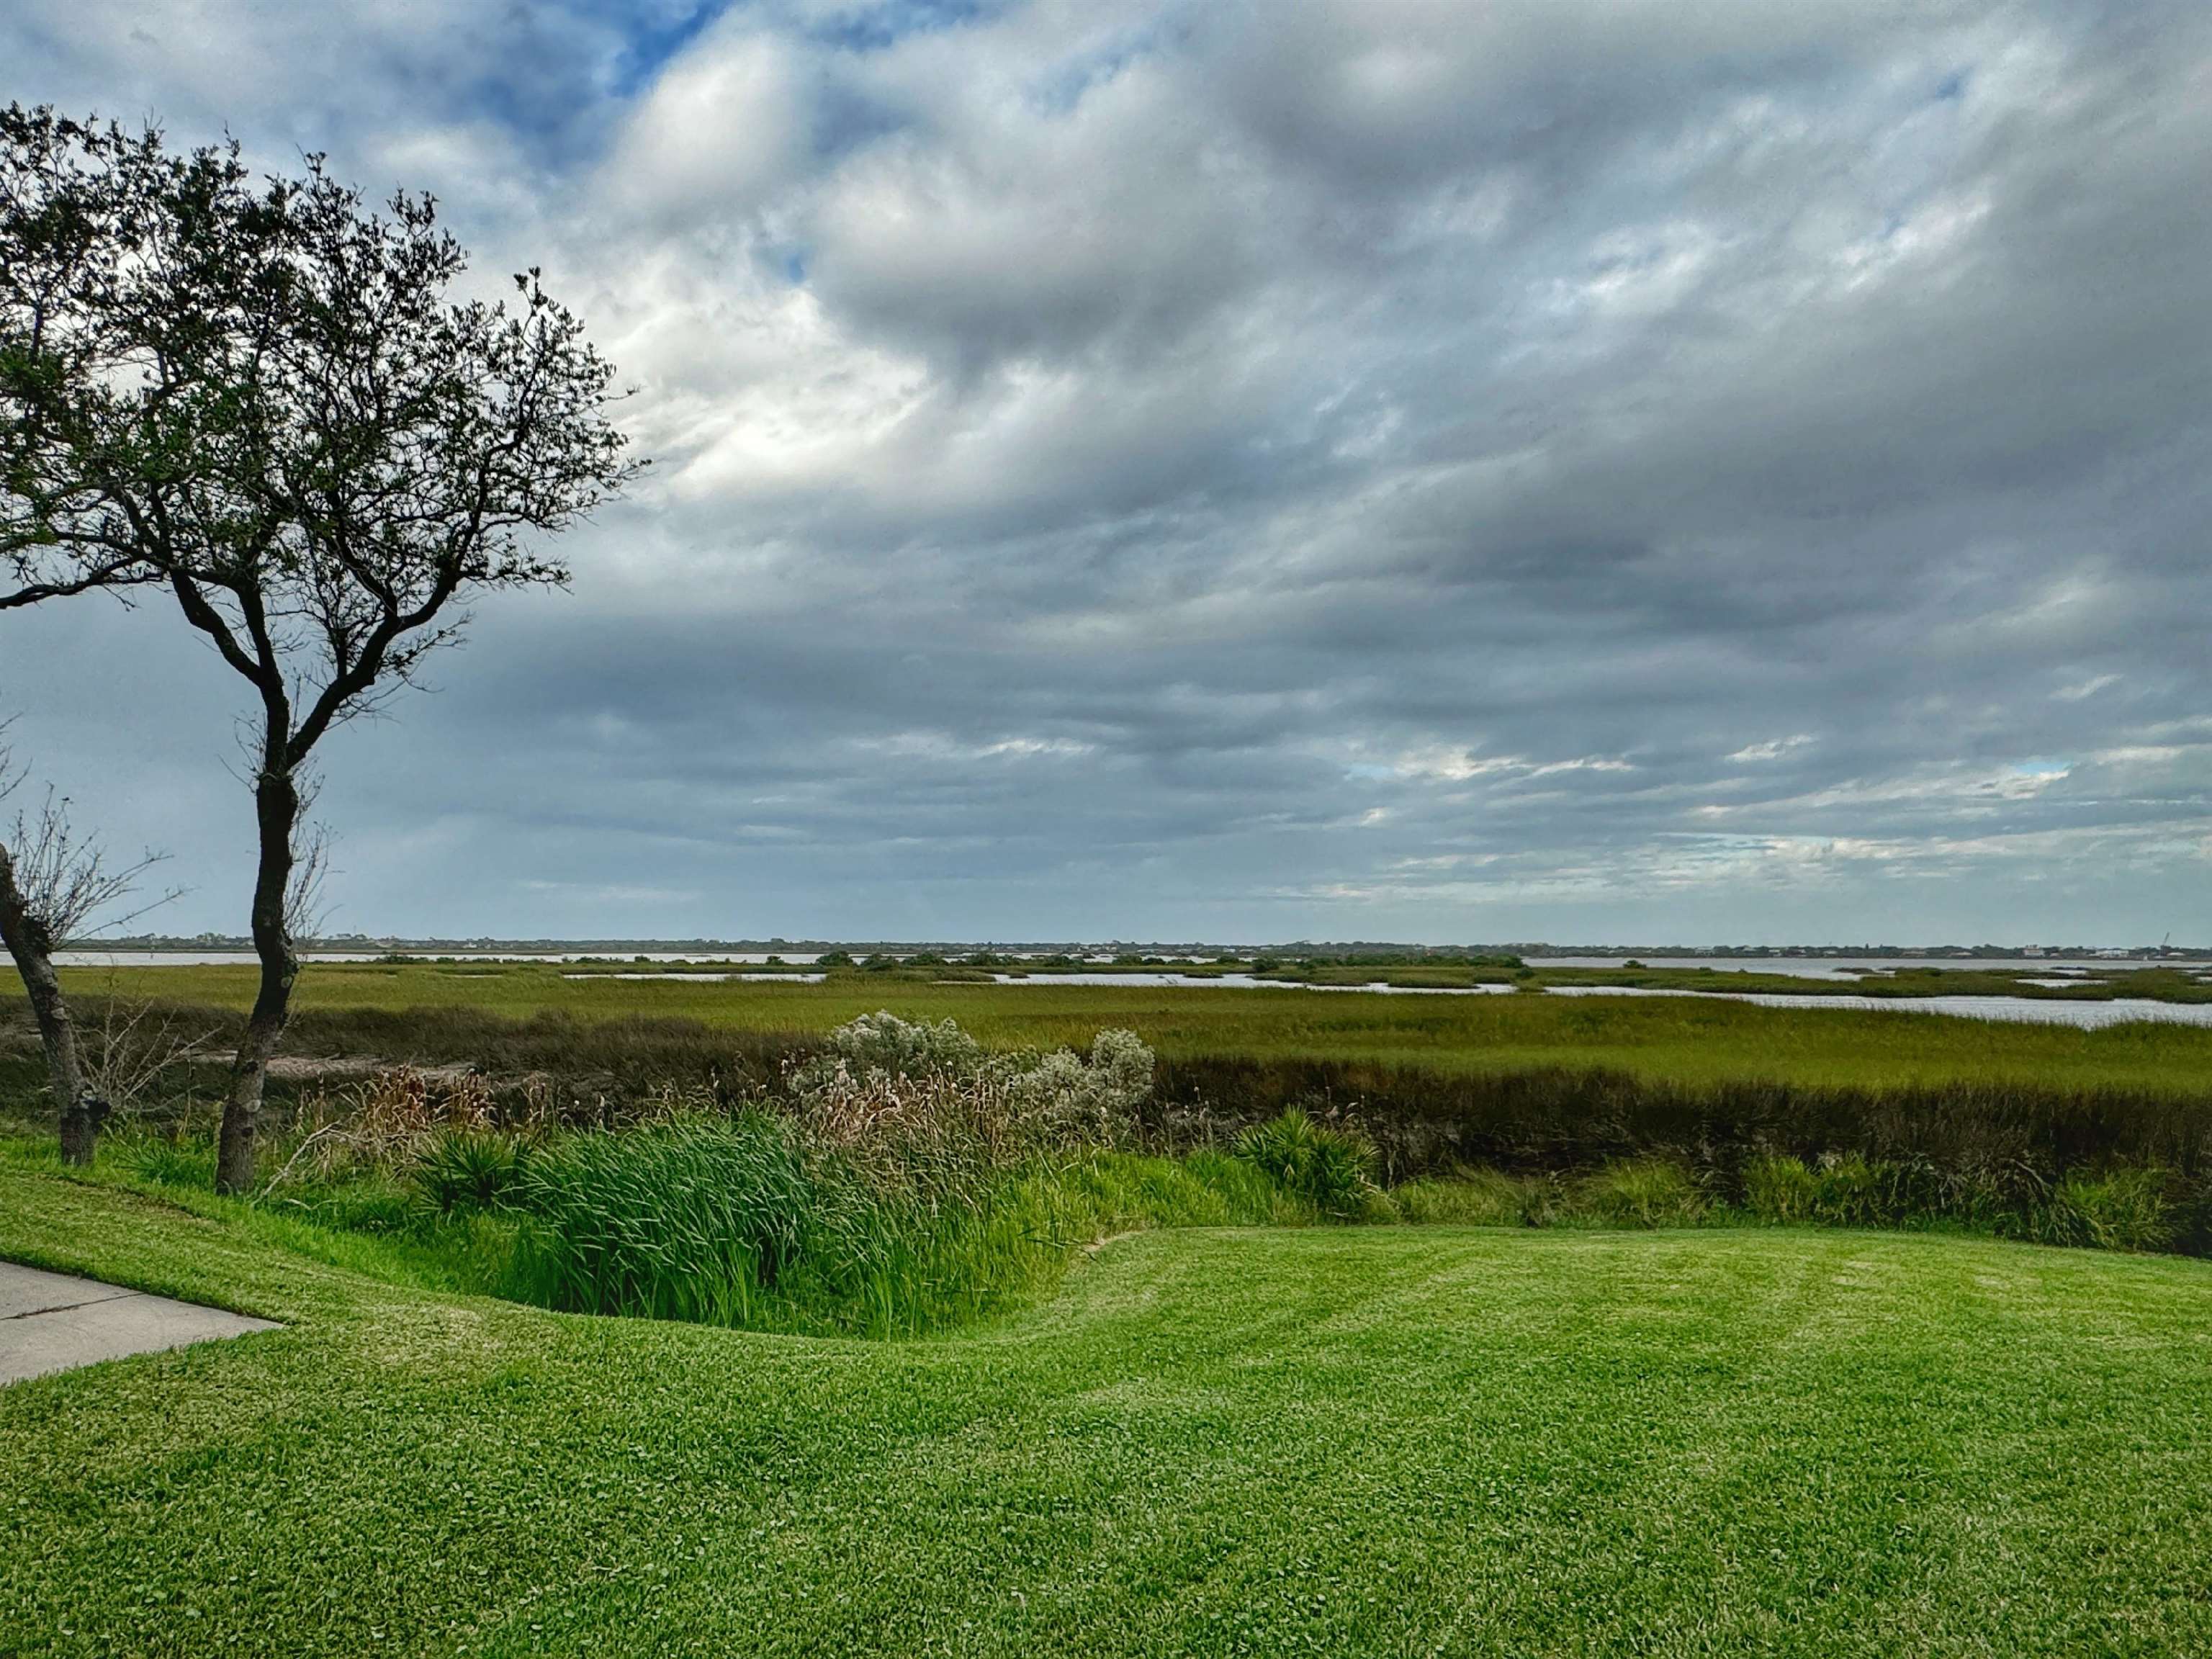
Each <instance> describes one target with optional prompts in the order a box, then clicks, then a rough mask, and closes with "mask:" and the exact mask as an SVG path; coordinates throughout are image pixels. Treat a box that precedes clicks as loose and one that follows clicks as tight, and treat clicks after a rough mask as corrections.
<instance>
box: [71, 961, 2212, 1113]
mask: <svg viewBox="0 0 2212 1659" xmlns="http://www.w3.org/2000/svg"><path fill="white" fill-rule="evenodd" d="M65 977H66V979H67V981H68V982H69V985H70V989H71V990H72V991H73V992H75V993H76V994H79V995H81V996H87V997H96V996H99V995H101V994H105V993H106V991H107V990H108V988H109V987H110V986H111V985H112V986H113V987H114V988H116V989H117V990H118V991H119V992H121V993H122V994H125V995H131V996H148V997H156V998H161V999H163V1000H169V1001H173V1002H180V1003H197V1004H206V1005H210V1006H220V1007H223V1008H227V1009H230V1010H233V1011H241V1010H243V1009H244V1008H245V1007H246V1006H247V1005H248V1004H249V1003H250V1002H251V1000H252V994H253V976H252V972H251V971H250V970H248V969H242V968H236V967H228V966H218V967H174V968H143V969H123V970H119V971H118V972H115V973H113V974H111V973H110V972H108V971H107V970H105V969H100V970H94V969H81V970H76V971H75V972H73V973H71V974H70V975H65ZM297 1006H299V1008H300V1009H301V1020H300V1022H299V1024H298V1027H297V1037H296V1040H295V1046H296V1047H301V1048H303V1049H304V1050H307V1051H312V1048H313V1045H315V1044H317V1043H319V1042H320V1043H323V1044H325V1045H330V1044H335V1045H337V1046H340V1047H343V1046H345V1045H346V1043H348V1042H352V1043H355V1044H356V1045H374V1051H377V1052H383V1053H386V1055H387V1057H392V1058H398V1057H402V1056H400V1055H395V1054H391V1053H390V1051H391V1050H392V1048H395V1047H400V1048H404V1047H406V1046H407V1045H408V1043H409V1042H410V1032H419V1033H421V1034H422V1036H423V1039H424V1040H425V1041H427V1040H428V1036H432V1035H435V1033H436V1032H437V1031H438V1030H440V1029H441V1027H443V1028H456V1027H459V1026H462V1025H465V1024H466V1023H467V1022H468V1021H469V1020H471V1019H474V1020H475V1021H476V1023H477V1025H479V1026H481V1025H482V1024H483V1021H484V1019H486V1018H489V1019H492V1020H495V1021H508V1022H512V1021H520V1020H528V1019H532V1018H553V1019H558V1020H561V1021H563V1022H574V1024H564V1025H563V1027H562V1030H564V1031H565V1032H567V1033H568V1036H567V1038H566V1040H567V1041H568V1043H569V1045H570V1047H571V1048H575V1047H577V1046H578V1045H576V1043H575V1041H574V1031H575V1030H578V1029H580V1028H597V1029H599V1030H603V1031H605V1032H608V1033H611V1034H614V1033H619V1032H620V1030H622V1029H623V1027H624V1025H625V1024H626V1023H627V1024H629V1025H631V1026H635V1025H636V1024H637V1023H639V1022H650V1021H655V1020H677V1021H689V1022H696V1023H698V1024H700V1025H702V1026H703V1027H705V1028H707V1029H708V1030H713V1031H724V1032H730V1033H744V1034H753V1035H765V1036H777V1035H785V1034H790V1035H805V1034H817V1035H818V1034H819V1033H821V1032H823V1031H826V1030H829V1029H830V1028H831V1027H833V1026H836V1025H840V1024H844V1023H845V1022H846V1021H848V1020H849V1019H852V1018H855V1017H856V1016H858V1015H860V1014H863V1013H868V1012H873V1011H874V1010H876V1009H878V1008H889V1009H890V1010H891V1011H892V1012H895V1013H897V1014H900V1015H902V1016H903V1017H905V1018H916V1019H929V1020H938V1019H944V1018H953V1019H957V1021H958V1022H959V1023H960V1024H961V1025H962V1026H963V1028H964V1029H966V1030H969V1031H970V1032H972V1033H974V1034H975V1036H978V1037H979V1038H981V1040H982V1041H983V1042H986V1043H988V1044H990V1045H992V1046H994V1047H999V1048H1013V1047H1025V1048H1056V1047H1060V1046H1066V1045H1073V1046H1077V1047H1082V1046H1085V1045H1087V1044H1088V1043H1089V1042H1090V1040H1091V1036H1092V1035H1093V1034H1094V1033H1095V1032H1097V1030H1100V1029H1102V1028H1103V1027H1108V1026H1121V1027H1126V1028H1127V1029H1130V1030H1134V1031H1135V1032H1136V1033H1137V1034H1138V1035H1139V1036H1141V1037H1143V1038H1144V1039H1145V1041H1146V1042H1149V1043H1151V1044H1152V1046H1153V1048H1156V1049H1157V1050H1158V1052H1159V1054H1160V1055H1161V1058H1162V1059H1163V1060H1182V1059H1191V1058H1195V1057H1200V1056H1207V1057H1212V1056H1221V1055H1236V1056H1247V1057H1250V1058H1252V1059H1255V1060H1281V1059H1311V1060H1335V1061H1345V1062H1355V1063H1364V1064H1370V1065H1378V1066H1417V1067H1420V1068H1424V1069H1426V1070H1430V1071H1434V1072H1440V1073H1462V1074H1464V1073H1498V1072H1514V1071H1523V1070H1528V1069H1532V1068H1537V1067H1545V1066H1564V1067H1570V1068H1577V1069H1583V1068H1591V1067H1604V1068H1608V1069H1612V1070H1616V1071H1620V1072H1625V1073H1631V1074H1632V1075H1635V1076H1638V1077H1646V1078H1659V1079H1667V1080H1668V1081H1671V1082H1677V1083H1683V1084H1708V1083H1720V1082H1727V1081H1731V1080H1736V1079H1746V1078H1757V1079H1766V1080H1773V1081H1782V1082H1790V1083H1802V1084H1819V1085H1853V1086H1861V1087H1874V1088H1879V1087H1891V1086H1901V1085H1942V1084H1948V1083H1954V1082H1957V1083H1972V1084H1975V1085H1990V1084H1996V1083H2004V1082H2017V1083H2023V1084H2033V1085H2036V1086H2037V1087H2039V1088H2049V1089H2065V1088H2114V1089H2136V1090H2144V1091H2159V1092H2161V1093H2166V1094H2175V1095H2187V1096H2190V1097H2203V1096H2205V1095H2206V1094H2207V1093H2209V1092H2212V1028H2206V1027H2194V1026H2182V1025H2176V1024H2124V1025H2118V1026H2113V1027H2109V1028H2107V1029H2105V1030H2094V1031H2088V1030H2075V1029H2073V1028H2071V1027H2065V1026H2051V1025H2029V1024H2006V1023H2002V1022H1997V1021H1980V1020H1966V1019H1957V1018H1945V1017H1943V1016H1941V1015H1934V1014H1917V1013H1905V1012H1890V1011H1888V1010H1876V1011H1868V1012H1855V1011H1848V1010H1835V1009H1792V1008H1765V1007H1759V1006H1753V1005H1749V1004H1746V1003H1739V1002H1731V1001H1728V1000H1701V999H1694V998H1688V997H1680V998H1677V997H1665V998H1656V997H1655V998H1606V997H1590V998H1574V999H1568V998H1555V997H1546V996H1534V995H1510V996H1468V997H1443V996H1431V997H1415V996H1399V997H1393V996H1357V995H1346V994H1334V993H1331V994H1318V993H1316V992H1313V991H1308V990H1298V989H1291V988H1285V989H1282V990H1221V989H1214V988H1211V987H1164V988H1145V987H1121V986H1075V985H1056V984H1051V983H1046V982H1038V983H1032V984H1028V985H1012V986H997V985H936V984H929V983H925V982H921V981H913V980H903V979H886V978H883V977H880V976H873V975H859V974H854V975H838V976H836V977H833V978H832V979H831V980H830V981H828V982H826V983H823V984H820V985H802V984H769V983H759V982H744V981H727V982H724V983H720V984H717V983H712V982H706V983H700V982H690V981H672V980H642V981H641V980H616V979H609V978H599V979H591V980H576V979H568V978H564V977H563V976H562V972H561V970H560V969H557V968H555V967H550V966H547V965H544V964H536V963H515V964H503V965H499V966H488V965H485V964H471V965H465V966H440V965H435V964H406V965H389V964H383V963H364V964H350V963H346V964H339V963H318V964H314V965H313V966H311V967H310V968H309V969H307V972H306V973H304V974H303V975H301V979H300V983H299V990H298V996H297ZM616 1040H617V1037H616V1036H610V1038H609V1041H611V1042H612V1041H616ZM420 1057H422V1058H441V1057H442V1058H453V1057H454V1056H453V1055H452V1054H444V1055H439V1054H434V1053H429V1052H425V1053H423V1054H421V1055H420Z"/></svg>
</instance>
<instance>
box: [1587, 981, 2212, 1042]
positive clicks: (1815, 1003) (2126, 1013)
mask: <svg viewBox="0 0 2212 1659" xmlns="http://www.w3.org/2000/svg"><path fill="white" fill-rule="evenodd" d="M1551 994H1552V995H1553V996H1559V997H1717V998H1721V999H1723V1000H1727V1001H1729V1002H1755V1003H1757V1004H1758V1005H1759V1006H1760V1007H1762V1008H1865V1009H1879V1010H1880V1011H1881V1012H1883V1013H1890V1014H1955V1015H1957V1016H1959V1017H1960V1018H1966V1019H2006V1020H2018V1021H2021V1022H2024V1023H2026V1024H2031V1025H2075V1026H2079V1027H2081V1029H2082V1030H2089V1031H2093V1030H2100V1029H2102V1028H2103V1027H2105V1026H2107V1025H2124V1024H2127V1023H2128V1022H2129V1021H2130V1020H2158V1021H2160V1022H2162V1023H2164V1024H2168V1025H2212V1002H2153V1001H2152V1000H2150V999H2148V997H2112V998H2110V999H2108V1000H2106V1001H2103V1002H2057V1001H2045V1000H2039V999H2038V998H2035V997H1966V996H1934V997H1855V996H1848V995H1830V994H1826V993H1825V992H1817V991H1816V992H1813V993H1811V994H1808V995H1804V996H1794V995H1791V994H1788V993H1785V992H1781V991H1655V990H1651V989H1649V988H1647V987H1643V986H1637V985H1554V986H1553V987H1551Z"/></svg>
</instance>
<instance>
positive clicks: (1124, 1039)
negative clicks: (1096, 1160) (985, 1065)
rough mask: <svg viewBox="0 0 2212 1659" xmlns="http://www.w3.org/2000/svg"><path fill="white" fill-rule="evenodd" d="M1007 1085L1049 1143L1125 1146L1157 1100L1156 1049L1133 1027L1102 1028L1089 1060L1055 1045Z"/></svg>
mask: <svg viewBox="0 0 2212 1659" xmlns="http://www.w3.org/2000/svg"><path fill="white" fill-rule="evenodd" d="M1006 1089H1007V1094H1008V1097H1009V1098H1010V1099H1011V1101H1012V1104H1013V1106H1014V1109H1015V1110H1016V1111H1017V1113H1018V1114H1019V1115H1020V1116H1021V1117H1022V1118H1023V1120H1024V1121H1025V1122H1026V1123H1027V1124H1029V1125H1030V1126H1031V1128H1032V1132H1033V1133H1034V1134H1035V1135H1036V1137H1038V1138H1039V1139H1042V1140H1043V1141H1045V1142H1048V1143H1051V1144H1058V1145H1061V1146H1097V1147H1104V1146H1124V1145H1126V1144H1127V1143H1128V1142H1129V1141H1130V1140H1131V1139H1133V1138H1134V1137H1135V1134H1136V1131H1137V1122H1138V1114H1139V1111H1141V1110H1142V1109H1143V1107H1144V1105H1145V1103H1146V1101H1148V1100H1150V1099H1151V1098H1152V1050H1151V1049H1150V1048H1147V1047H1146V1045H1145V1043H1144V1042H1143V1041H1142V1040H1141V1039H1140V1038H1139V1037H1138V1036H1137V1034H1136V1033H1135V1032H1133V1031H1119V1030H1109V1031H1101V1032H1099V1033H1098V1035H1097V1036H1096V1037H1094V1038H1093V1039H1092V1040H1091V1058H1090V1060H1089V1061H1088V1062H1087V1063H1086V1062H1085V1060H1084V1059H1083V1058H1082V1057H1081V1056H1080V1055H1079V1054H1076V1053H1075V1052H1074V1051H1073V1050H1072V1049H1068V1048H1055V1049H1054V1050H1053V1051H1052V1052H1051V1053H1050V1054H1046V1055H1044V1056H1043V1057H1042V1059H1040V1060H1037V1061H1036V1063H1035V1064H1034V1065H1032V1066H1028V1067H1027V1068H1025V1069H1023V1070H1019V1071H1016V1072H1014V1073H1012V1075H1011V1076H1010V1077H1009V1078H1008V1079H1007V1082H1006Z"/></svg>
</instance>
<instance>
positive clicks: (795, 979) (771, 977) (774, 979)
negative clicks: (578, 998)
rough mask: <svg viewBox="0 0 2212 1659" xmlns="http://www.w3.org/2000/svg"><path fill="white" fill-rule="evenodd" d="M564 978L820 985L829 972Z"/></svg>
mask: <svg viewBox="0 0 2212 1659" xmlns="http://www.w3.org/2000/svg"><path fill="white" fill-rule="evenodd" d="M561 977H562V979H675V980H682V981H684V983H685V984H687V985H723V984H726V983H728V982H729V981H731V980H733V979H743V980H755V981H761V982H763V983H765V984H774V985H819V984H821V983H822V981H823V980H825V979H827V978H829V975H827V974H629V973H621V974H563V975H561Z"/></svg>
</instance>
